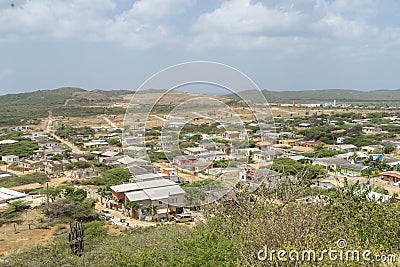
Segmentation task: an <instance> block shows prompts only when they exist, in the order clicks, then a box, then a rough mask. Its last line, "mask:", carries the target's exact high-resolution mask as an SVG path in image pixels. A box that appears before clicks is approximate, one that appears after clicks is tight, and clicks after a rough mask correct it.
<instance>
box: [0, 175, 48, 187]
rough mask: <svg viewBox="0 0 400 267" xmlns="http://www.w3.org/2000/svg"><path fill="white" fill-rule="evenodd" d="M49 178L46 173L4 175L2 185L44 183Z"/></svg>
mask: <svg viewBox="0 0 400 267" xmlns="http://www.w3.org/2000/svg"><path fill="white" fill-rule="evenodd" d="M47 180H48V178H47V175H46V174H44V173H30V174H25V175H21V176H15V177H4V178H1V179H0V187H6V188H9V187H14V186H19V185H24V184H32V183H40V184H43V183H44V182H46V181H47Z"/></svg>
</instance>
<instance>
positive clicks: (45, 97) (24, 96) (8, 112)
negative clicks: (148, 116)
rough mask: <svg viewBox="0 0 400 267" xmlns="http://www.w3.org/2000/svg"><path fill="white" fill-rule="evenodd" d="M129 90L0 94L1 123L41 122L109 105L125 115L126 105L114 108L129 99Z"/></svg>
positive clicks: (69, 89)
mask: <svg viewBox="0 0 400 267" xmlns="http://www.w3.org/2000/svg"><path fill="white" fill-rule="evenodd" d="M132 93H133V91H129V90H112V91H106V90H85V89H81V88H75V87H63V88H58V89H54V90H39V91H35V92H28V93H19V94H7V95H2V96H0V126H16V125H25V124H26V123H28V124H29V123H39V121H40V119H43V118H45V117H47V116H48V111H49V110H52V111H53V115H55V116H58V115H63V116H71V117H76V116H86V115H96V114H102V113H104V111H105V108H107V113H109V114H121V113H124V112H125V110H124V109H122V108H110V106H112V104H114V103H116V102H124V101H125V102H126V101H127V100H124V96H126V95H128V94H132Z"/></svg>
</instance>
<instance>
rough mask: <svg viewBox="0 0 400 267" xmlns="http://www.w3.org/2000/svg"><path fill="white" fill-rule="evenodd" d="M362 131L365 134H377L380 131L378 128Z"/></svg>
mask: <svg viewBox="0 0 400 267" xmlns="http://www.w3.org/2000/svg"><path fill="white" fill-rule="evenodd" d="M362 131H363V133H366V134H379V133H380V132H381V131H382V129H381V128H379V127H362Z"/></svg>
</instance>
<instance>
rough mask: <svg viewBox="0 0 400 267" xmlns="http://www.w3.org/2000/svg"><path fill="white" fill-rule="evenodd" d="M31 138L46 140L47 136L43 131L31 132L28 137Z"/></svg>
mask: <svg viewBox="0 0 400 267" xmlns="http://www.w3.org/2000/svg"><path fill="white" fill-rule="evenodd" d="M29 138H30V139H31V140H33V141H35V140H47V139H48V138H49V136H48V135H47V134H45V133H43V132H33V133H31V135H30V137H29Z"/></svg>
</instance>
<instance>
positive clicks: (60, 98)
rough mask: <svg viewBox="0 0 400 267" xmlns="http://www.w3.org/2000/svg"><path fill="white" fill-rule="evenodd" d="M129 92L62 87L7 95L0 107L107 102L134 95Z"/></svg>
mask: <svg viewBox="0 0 400 267" xmlns="http://www.w3.org/2000/svg"><path fill="white" fill-rule="evenodd" d="M132 93H133V91H129V90H112V91H106V90H91V91H89V90H85V89H81V88H74V87H62V88H58V89H54V90H39V91H35V92H29V93H19V94H7V95H2V96H0V106H10V105H12V106H14V105H16V106H20V105H24V106H32V105H33V106H58V105H64V104H65V103H66V102H67V100H68V103H75V102H81V101H82V100H85V101H88V102H106V101H109V100H110V98H119V97H121V98H122V96H123V95H126V94H132Z"/></svg>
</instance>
